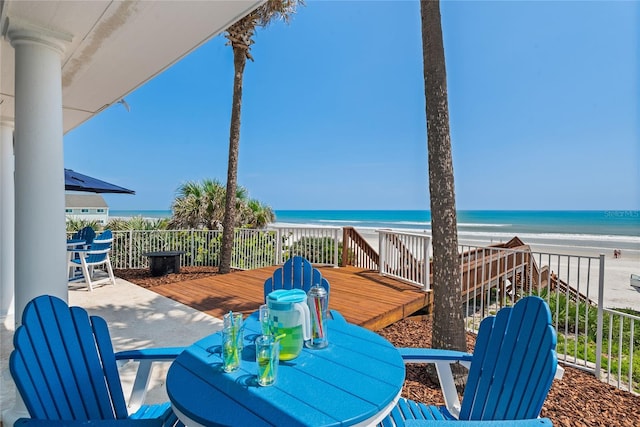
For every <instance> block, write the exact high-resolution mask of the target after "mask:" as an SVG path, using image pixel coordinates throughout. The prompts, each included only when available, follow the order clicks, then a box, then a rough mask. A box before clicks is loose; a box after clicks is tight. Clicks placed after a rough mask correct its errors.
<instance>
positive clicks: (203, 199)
mask: <svg viewBox="0 0 640 427" xmlns="http://www.w3.org/2000/svg"><path fill="white" fill-rule="evenodd" d="M224 203H225V188H224V186H223V185H222V184H221V183H220V182H219V181H217V180H212V179H205V180H203V181H202V182H201V183H199V182H194V181H189V182H186V183H184V184H182V185H181V186H180V187H179V188H178V190H177V192H176V198H175V200H174V201H173V204H172V206H171V210H172V211H173V213H172V216H171V220H170V222H169V226H170V227H171V228H195V229H203V228H206V229H209V230H217V229H219V228H220V223H221V220H222V218H223V212H224Z"/></svg>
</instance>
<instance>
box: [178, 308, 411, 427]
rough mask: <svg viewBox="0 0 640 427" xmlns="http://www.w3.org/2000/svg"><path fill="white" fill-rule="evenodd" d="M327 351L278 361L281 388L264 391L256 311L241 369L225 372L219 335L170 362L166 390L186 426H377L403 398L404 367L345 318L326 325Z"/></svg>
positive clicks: (277, 385) (388, 349) (387, 345)
mask: <svg viewBox="0 0 640 427" xmlns="http://www.w3.org/2000/svg"><path fill="white" fill-rule="evenodd" d="M327 323H328V324H327V330H328V338H329V346H328V347H326V348H324V349H321V350H311V349H307V348H305V349H303V351H302V353H301V354H300V356H298V357H297V358H295V359H293V360H290V361H287V362H280V364H279V367H278V377H277V380H276V383H275V384H274V385H272V386H269V387H260V386H258V385H257V382H256V373H257V365H256V362H255V346H254V344H253V341H254V340H255V338H256V337H257V336H258V334H259V333H260V332H259V331H260V325H259V323H258V321H257V313H254V314H253V315H251V316H250V317H249V318H248V319H246V320H245V324H246V326H245V343H244V344H245V346H244V350H243V352H242V361H241V363H240V369H238V370H237V371H235V372H232V373H225V372H224V371H223V370H222V360H221V358H220V343H221V336H220V333H216V334H212V335H210V336H208V337H206V338H204V339H202V340H200V341H198V342H196V343H195V344H193V345H192V346H190V347H188V348H187V349H186V350H185V351H184V352H183V353H182V354H181V355H180V356H179V357H178V358H177V359H176V360H175V361H174V362H173V364H172V365H171V367H170V368H169V372H168V374H167V392H168V394H169V398H170V400H171V403H172V405H173V409H174V411H175V412H176V414H177V415H178V417H179V418H180V419H181V420H182V421H183V422H184V423H185V424H186V425H188V426H190V427H193V426H197V425H202V426H219V425H225V426H353V425H373V424H375V423H376V422H377V421H379V420H380V419H382V418H384V416H385V415H386V414H387V413H389V412H390V411H391V409H392V408H393V406H394V405H395V402H396V401H397V399H398V398H399V396H400V391H401V389H402V384H403V382H404V375H405V367H404V362H403V360H402V358H401V356H400V354H399V352H398V351H397V350H396V349H395V348H394V347H393V346H392V345H391V344H390V343H389V342H388V341H387V340H385V339H384V338H382V337H381V336H379V335H378V334H376V333H374V332H371V331H368V330H366V329H364V328H361V327H359V326H356V325H352V324H349V323H347V322H345V321H343V320H329V321H328V322H327Z"/></svg>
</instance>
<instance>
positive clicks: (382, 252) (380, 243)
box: [378, 230, 387, 274]
mask: <svg viewBox="0 0 640 427" xmlns="http://www.w3.org/2000/svg"><path fill="white" fill-rule="evenodd" d="M384 233H385V232H384V231H382V230H378V253H379V254H380V256H379V259H380V263H379V264H378V270H379V271H380V274H384V268H383V267H382V266H383V265H384V264H386V262H387V259H386V258H387V251H386V250H385V248H384V245H383V237H384Z"/></svg>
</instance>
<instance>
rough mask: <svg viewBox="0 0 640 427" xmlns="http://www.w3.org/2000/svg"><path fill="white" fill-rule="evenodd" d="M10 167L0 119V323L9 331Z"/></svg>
mask: <svg viewBox="0 0 640 427" xmlns="http://www.w3.org/2000/svg"><path fill="white" fill-rule="evenodd" d="M13 164H14V162H13V121H6V120H1V119H0V319H3V320H6V321H5V322H4V324H5V327H7V328H11V329H13V325H14V323H13V306H14V301H13V298H14V260H15V257H14V253H15V252H14V251H15V249H14V224H15V222H14V219H15V215H14V213H15V203H14V182H13ZM9 320H10V323H11V325H9V324H8V323H9Z"/></svg>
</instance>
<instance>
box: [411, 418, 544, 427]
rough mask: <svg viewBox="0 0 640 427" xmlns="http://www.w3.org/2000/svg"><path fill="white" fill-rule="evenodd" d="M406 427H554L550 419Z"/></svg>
mask: <svg viewBox="0 0 640 427" xmlns="http://www.w3.org/2000/svg"><path fill="white" fill-rule="evenodd" d="M404 425H405V427H429V426H433V427H436V426H437V427H447V426H449V427H454V426H456V427H509V426H516V427H541V426H552V425H553V424H552V423H551V420H550V419H549V418H536V419H532V420H531V419H528V420H499V421H492V420H486V421H477V420H406V421H405V422H404Z"/></svg>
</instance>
